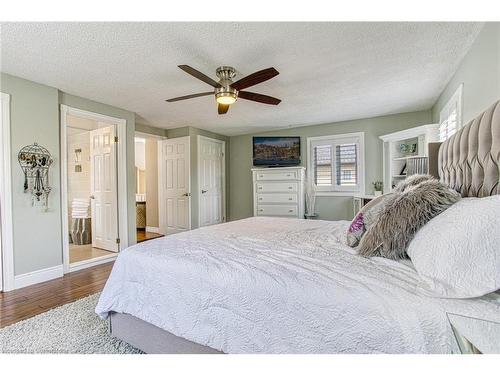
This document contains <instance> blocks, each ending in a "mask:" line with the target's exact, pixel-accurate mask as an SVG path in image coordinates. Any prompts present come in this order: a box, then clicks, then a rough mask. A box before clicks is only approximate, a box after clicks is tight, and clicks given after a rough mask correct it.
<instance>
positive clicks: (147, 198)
mask: <svg viewBox="0 0 500 375" xmlns="http://www.w3.org/2000/svg"><path fill="white" fill-rule="evenodd" d="M158 139H159V138H158V137H156V136H152V135H149V134H145V133H139V132H136V135H135V177H136V195H135V201H136V228H137V242H143V241H147V240H151V239H154V238H158V237H162V236H163V235H162V234H160V228H159V215H158Z"/></svg>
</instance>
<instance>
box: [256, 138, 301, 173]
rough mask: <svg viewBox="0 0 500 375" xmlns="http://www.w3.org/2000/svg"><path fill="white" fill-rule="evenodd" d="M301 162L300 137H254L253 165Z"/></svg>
mask: <svg viewBox="0 0 500 375" xmlns="http://www.w3.org/2000/svg"><path fill="white" fill-rule="evenodd" d="M299 164H300V137H253V165H255V166H258V165H262V166H264V165H266V166H273V167H285V166H292V165H299Z"/></svg>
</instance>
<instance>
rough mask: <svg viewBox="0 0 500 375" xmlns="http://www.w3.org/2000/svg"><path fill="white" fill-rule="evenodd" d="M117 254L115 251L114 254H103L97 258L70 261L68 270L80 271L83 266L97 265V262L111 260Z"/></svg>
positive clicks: (102, 262)
mask: <svg viewBox="0 0 500 375" xmlns="http://www.w3.org/2000/svg"><path fill="white" fill-rule="evenodd" d="M117 256H118V253H115V254H109V255H103V256H102V257H99V258H94V259H87V260H82V261H81V262H76V263H70V265H69V272H75V271H80V270H83V269H85V268H89V267H94V266H98V265H99V264H104V263H108V262H113V261H114V260H115V259H116V257H117Z"/></svg>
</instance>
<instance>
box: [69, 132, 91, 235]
mask: <svg viewBox="0 0 500 375" xmlns="http://www.w3.org/2000/svg"><path fill="white" fill-rule="evenodd" d="M67 145H68V156H67V160H68V202H67V204H68V216H69V217H68V219H69V226H68V228H71V202H72V201H73V199H74V198H82V199H89V197H90V133H89V132H88V131H83V132H80V133H78V134H71V135H68V143H67ZM75 149H81V150H82V152H81V153H80V162H79V163H78V164H79V165H81V166H82V171H81V172H76V171H75V165H76V164H77V163H75Z"/></svg>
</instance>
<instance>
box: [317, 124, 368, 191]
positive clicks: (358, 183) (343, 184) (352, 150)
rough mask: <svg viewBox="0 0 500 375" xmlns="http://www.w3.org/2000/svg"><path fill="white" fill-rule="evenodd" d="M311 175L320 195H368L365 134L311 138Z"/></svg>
mask: <svg viewBox="0 0 500 375" xmlns="http://www.w3.org/2000/svg"><path fill="white" fill-rule="evenodd" d="M307 141H308V152H309V171H308V173H309V176H310V178H311V179H312V180H313V181H314V183H315V184H316V188H317V191H318V192H332V193H335V192H364V172H363V163H364V155H363V154H364V149H363V147H364V146H363V144H364V134H363V133H352V134H343V135H332V136H324V137H311V138H308V140H307Z"/></svg>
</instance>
